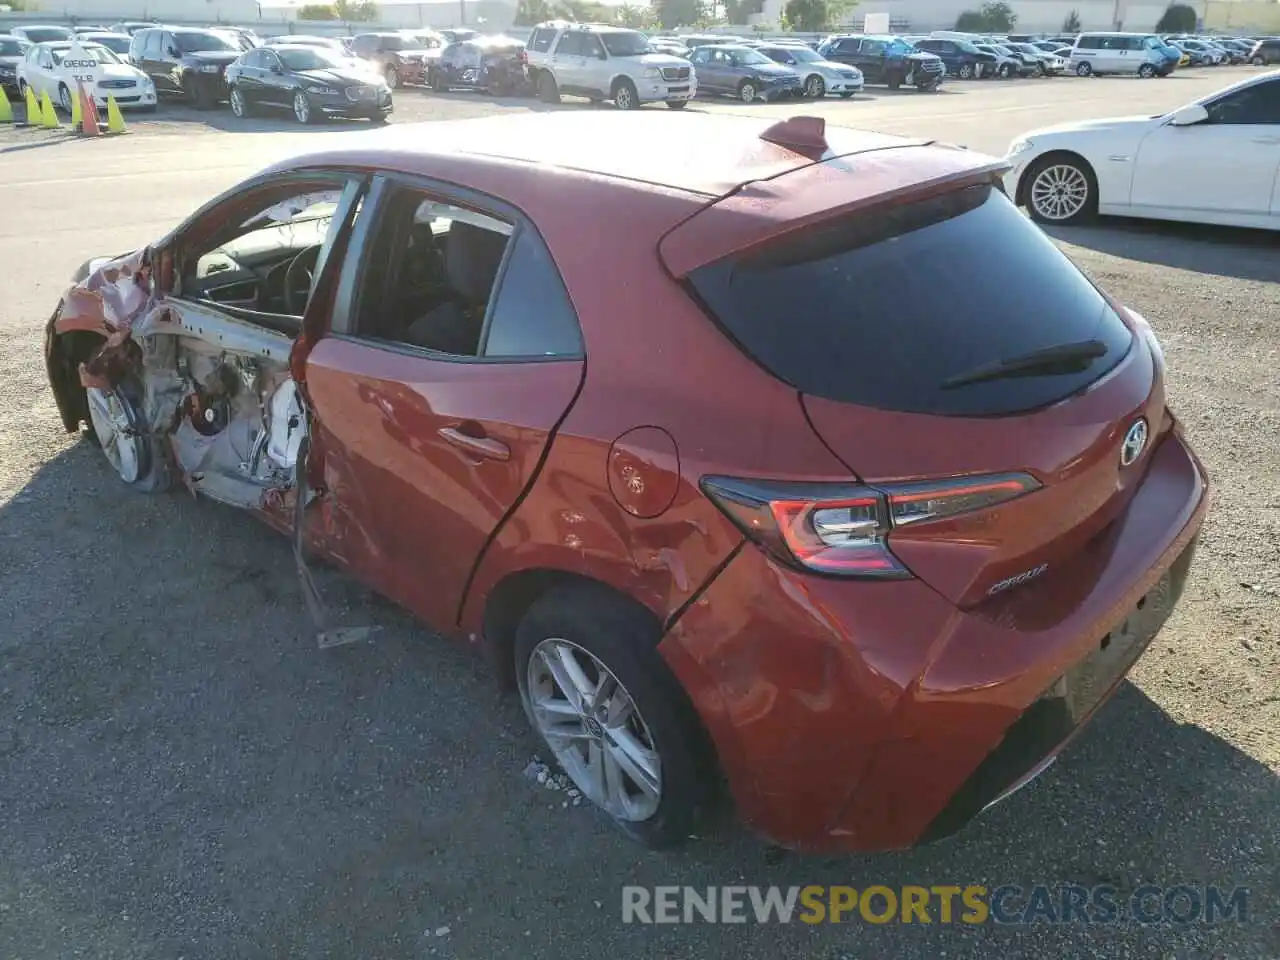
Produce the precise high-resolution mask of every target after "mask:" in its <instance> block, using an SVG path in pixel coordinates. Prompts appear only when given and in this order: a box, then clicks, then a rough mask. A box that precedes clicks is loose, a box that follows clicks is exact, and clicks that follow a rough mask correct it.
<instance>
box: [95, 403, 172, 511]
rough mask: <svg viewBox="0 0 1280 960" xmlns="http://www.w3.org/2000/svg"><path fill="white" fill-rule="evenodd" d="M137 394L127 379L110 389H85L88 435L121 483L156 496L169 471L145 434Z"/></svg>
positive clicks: (167, 477) (166, 480)
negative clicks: (87, 410)
mask: <svg viewBox="0 0 1280 960" xmlns="http://www.w3.org/2000/svg"><path fill="white" fill-rule="evenodd" d="M140 392H141V391H140V390H139V388H138V387H137V385H136V384H135V383H133V382H132V381H128V380H125V381H121V382H120V383H118V384H117V385H116V386H115V387H110V388H102V387H86V388H85V397H86V399H87V401H88V404H87V405H88V408H89V427H90V432H89V436H90V438H91V439H92V440H93V441H94V442H95V443H96V444H97V445H98V447H100V448H101V450H102V453H103V455H104V456H106V458H107V463H109V464H111V469H112V470H114V471H115V472H116V475H117V476H118V477H119V478H120V479H121V480H123V481H124V482H125V483H127V484H129V486H131V487H136V488H137V489H139V490H142V491H145V492H149V493H158V492H161V491H163V490H167V489H168V487H169V482H170V476H169V468H168V464H167V463H166V461H165V459H164V457H163V455H161V454H160V452H159V451H157V450H156V449H155V448H154V446H153V443H152V439H151V437H150V435H149V434H148V433H147V431H146V426H145V423H146V421H145V420H144V418H143V417H142V415H141V414H140V412H139V403H138V397H139V396H140Z"/></svg>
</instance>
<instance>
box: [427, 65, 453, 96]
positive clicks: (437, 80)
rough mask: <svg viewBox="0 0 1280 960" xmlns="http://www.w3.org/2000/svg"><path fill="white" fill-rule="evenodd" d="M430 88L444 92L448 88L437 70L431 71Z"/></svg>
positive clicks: (437, 91)
mask: <svg viewBox="0 0 1280 960" xmlns="http://www.w3.org/2000/svg"><path fill="white" fill-rule="evenodd" d="M431 89H432V90H434V91H435V92H436V93H446V92H448V90H449V88H448V86H447V85H446V84H445V82H444V77H442V76H440V71H439V70H432V71H431Z"/></svg>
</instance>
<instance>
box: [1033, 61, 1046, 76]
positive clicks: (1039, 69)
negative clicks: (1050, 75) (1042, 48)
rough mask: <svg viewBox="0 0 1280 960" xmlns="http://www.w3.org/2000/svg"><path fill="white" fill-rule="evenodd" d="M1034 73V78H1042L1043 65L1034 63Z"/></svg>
mask: <svg viewBox="0 0 1280 960" xmlns="http://www.w3.org/2000/svg"><path fill="white" fill-rule="evenodd" d="M1035 72H1036V76H1037V77H1043V76H1044V64H1043V63H1036V71H1035Z"/></svg>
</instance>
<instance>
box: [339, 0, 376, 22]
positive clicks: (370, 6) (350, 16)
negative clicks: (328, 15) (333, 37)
mask: <svg viewBox="0 0 1280 960" xmlns="http://www.w3.org/2000/svg"><path fill="white" fill-rule="evenodd" d="M333 11H334V13H336V14H337V15H338V19H339V20H345V21H347V22H348V23H373V22H374V21H375V20H377V19H378V5H377V4H376V3H374V2H373V0H334V3H333Z"/></svg>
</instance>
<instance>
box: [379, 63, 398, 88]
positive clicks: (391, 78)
mask: <svg viewBox="0 0 1280 960" xmlns="http://www.w3.org/2000/svg"><path fill="white" fill-rule="evenodd" d="M382 78H383V79H384V80H386V81H387V86H388V87H390V88H391V89H392V90H395V89H397V88H398V87H399V86H400V71H399V70H397V69H396V68H395V67H387V70H386V72H385V73H384V74H383V75H382Z"/></svg>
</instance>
